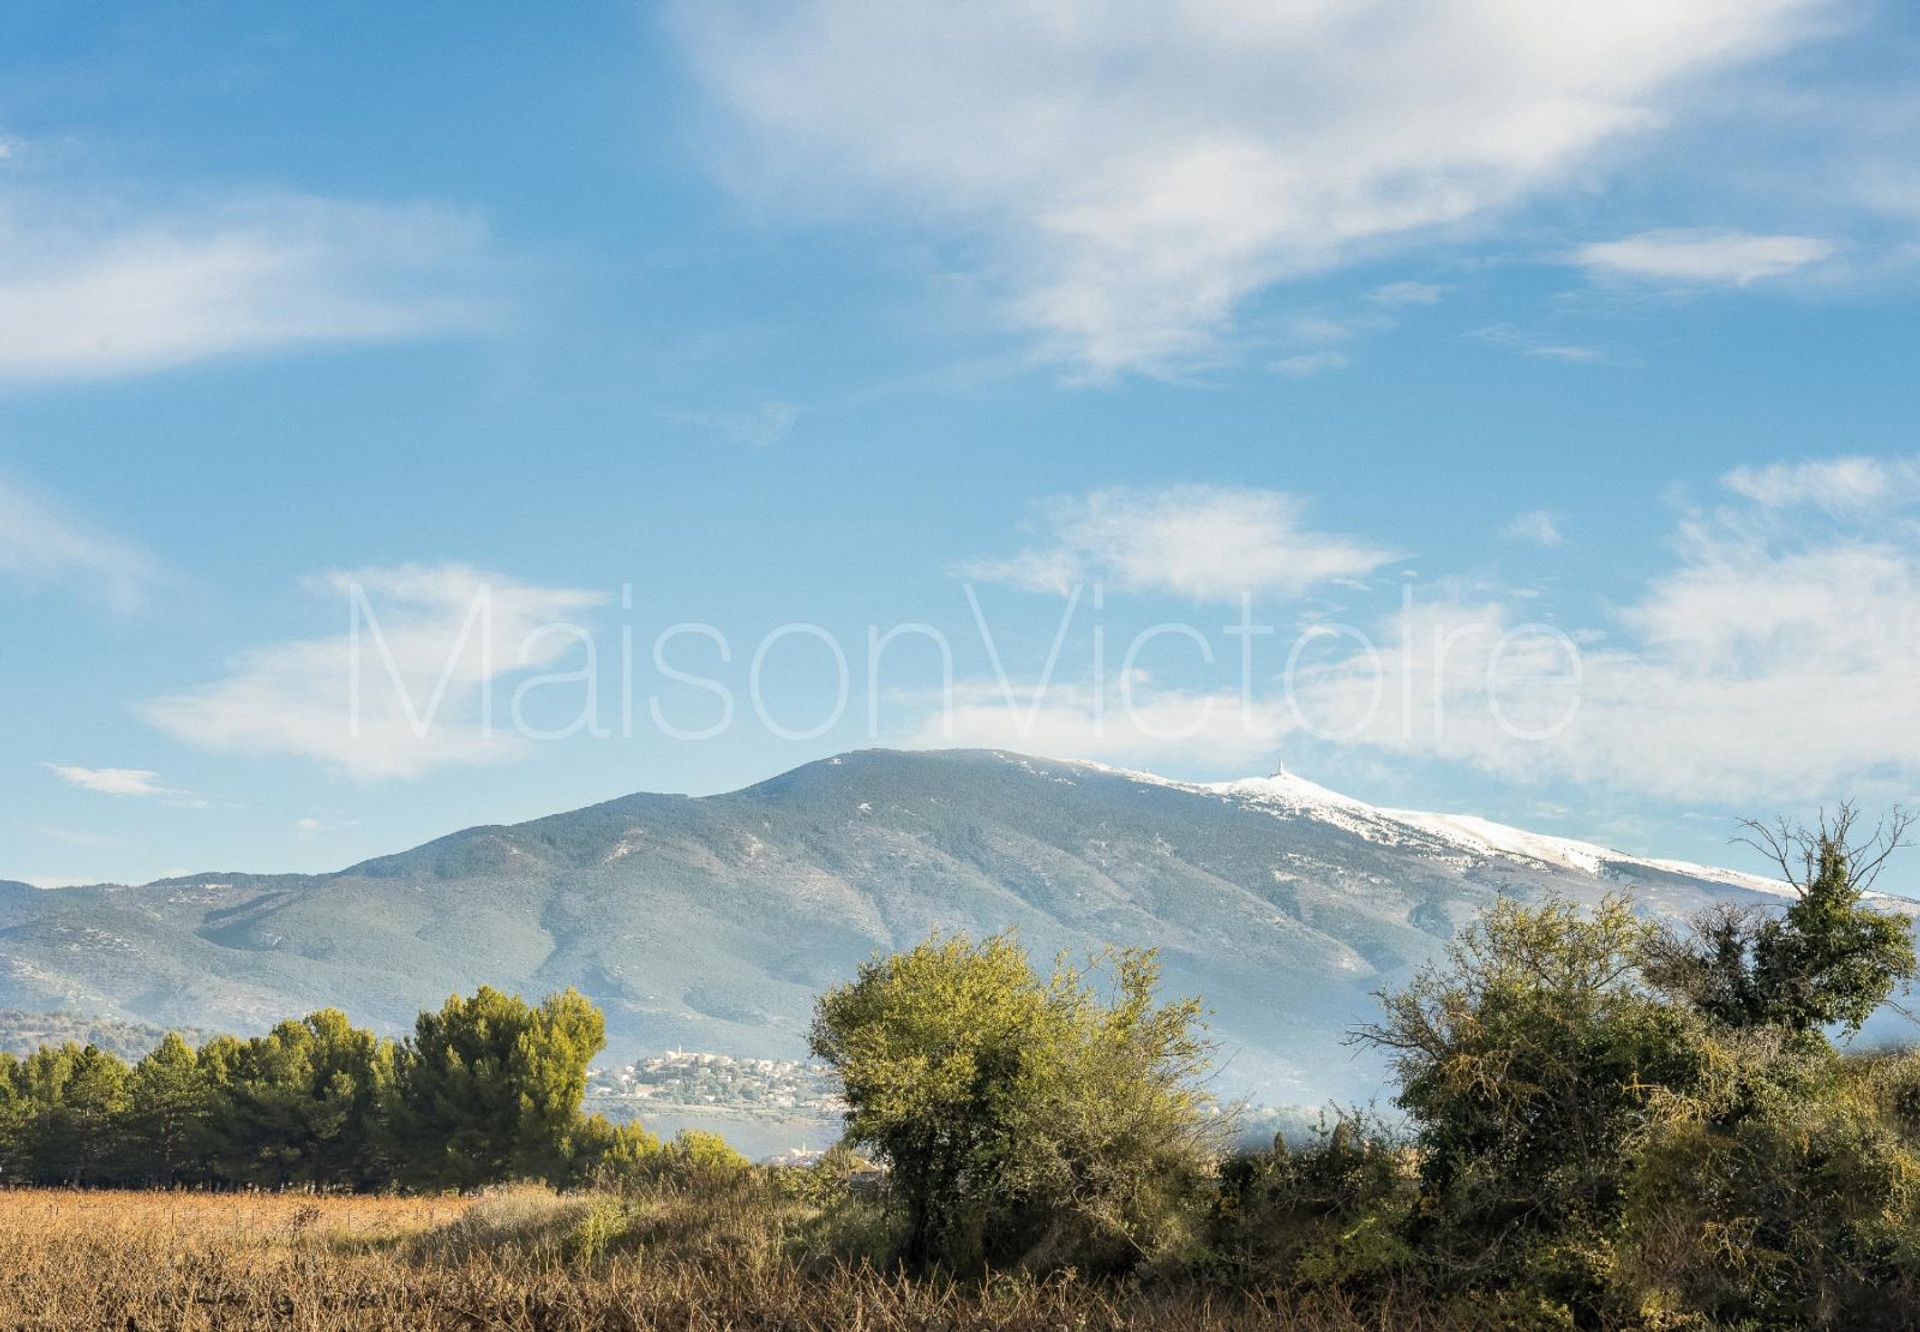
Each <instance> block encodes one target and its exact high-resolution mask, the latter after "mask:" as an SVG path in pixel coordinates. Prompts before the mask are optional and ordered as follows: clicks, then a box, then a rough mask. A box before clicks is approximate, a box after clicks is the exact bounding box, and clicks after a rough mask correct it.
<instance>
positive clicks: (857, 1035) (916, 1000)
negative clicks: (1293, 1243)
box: [812, 934, 1210, 1269]
mask: <svg viewBox="0 0 1920 1332" xmlns="http://www.w3.org/2000/svg"><path fill="white" fill-rule="evenodd" d="M1092 970H1099V971H1104V972H1106V973H1108V974H1109V975H1110V977H1111V982H1112V993H1111V995H1110V996H1107V997H1103V996H1101V995H1100V994H1098V993H1097V992H1096V991H1095V990H1094V989H1093V987H1092V985H1091V982H1090V971H1083V970H1080V969H1076V968H1072V967H1067V966H1064V965H1063V966H1060V967H1058V968H1056V970H1055V972H1054V974H1053V976H1052V978H1051V979H1050V980H1043V979H1042V978H1040V977H1039V976H1037V975H1036V974H1035V973H1034V971H1033V969H1032V968H1031V966H1029V964H1028V961H1027V955H1026V953H1025V952H1024V951H1023V950H1022V949H1021V948H1020V946H1019V944H1018V943H1017V942H1016V941H1015V939H1014V938H1013V936H1012V935H1011V934H1001V935H995V936H993V937H991V938H988V939H985V940H982V941H981V942H979V943H977V944H976V943H973V942H970V941H969V940H967V939H964V938H960V937H941V936H934V937H932V938H929V939H928V940H927V941H925V942H924V943H922V944H920V945H919V946H917V947H915V948H913V949H910V950H908V951H906V952H903V953H897V954H894V955H893V956H891V957H887V958H882V959H879V960H876V961H874V962H870V963H868V964H866V965H864V966H862V967H861V968H860V971H859V974H858V976H857V977H856V978H855V980H854V981H853V982H852V983H850V984H847V985H843V986H839V987H836V988H835V989H833V990H830V991H829V992H828V993H826V994H825V995H823V996H822V997H821V999H820V1000H819V1003H818V1006H817V1009H816V1013H815V1020H814V1026H813V1033H812V1047H813V1050H814V1053H815V1054H816V1055H818V1056H819V1057H820V1058H822V1059H824V1060H826V1061H827V1062H828V1063H829V1064H831V1065H832V1066H833V1068H834V1070H835V1072H836V1073H837V1074H838V1076H839V1078H840V1081H841V1084H842V1087H843V1088H844V1091H845V1094H846V1098H847V1102H848V1107H849V1109H848V1116H847V1136H848V1138H849V1139H850V1140H852V1141H853V1142H856V1143H860V1144H864V1145H867V1146H869V1147H871V1148H872V1149H873V1150H874V1151H875V1152H876V1153H877V1154H878V1155H879V1156H880V1157H882V1158H883V1159H884V1160H885V1161H886V1162H887V1164H888V1166H889V1167H890V1170H891V1179H892V1184H893V1187H894V1188H895V1190H896V1191H897V1193H898V1196H899V1197H900V1198H901V1199H902V1201H903V1202H904V1204H905V1207H906V1212H907V1239H906V1256H907V1257H908V1259H909V1260H911V1261H914V1262H919V1263H924V1262H942V1263H945V1264H948V1265H950V1266H953V1267H956V1268H962V1269H966V1268H975V1267H978V1266H979V1265H980V1264H981V1263H983V1262H1013V1261H1026V1262H1046V1263H1053V1262H1069V1261H1082V1262H1086V1263H1091V1264H1095V1265H1109V1266H1115V1267H1119V1266H1129V1265H1132V1264H1133V1263H1135V1262H1137V1261H1139V1260H1140V1259H1142V1258H1146V1257H1154V1256H1158V1255H1159V1254H1161V1253H1164V1252H1165V1251H1166V1250H1168V1249H1169V1248H1171V1247H1173V1246H1175V1245H1177V1244H1178V1243H1179V1242H1180V1241H1181V1240H1182V1239H1183V1238H1184V1235H1183V1225H1184V1224H1185V1222H1186V1221H1187V1219H1188V1218H1187V1217H1186V1216H1184V1215H1183V1213H1184V1211H1185V1209H1186V1208H1187V1206H1188V1204H1189V1203H1190V1202H1191V1198H1192V1195H1191V1192H1190V1186H1191V1184H1192V1182H1193V1181H1194V1180H1195V1178H1196V1177H1197V1175H1198V1173H1199V1170H1200V1167H1201V1164H1202V1162H1203V1161H1204V1159H1205V1157H1206V1156H1207V1154H1208V1150H1209V1148H1210V1143H1209V1141H1208V1138H1207V1130H1206V1124H1205V1121H1204V1119H1203V1117H1202V1115H1201V1113H1200V1109H1201V1097H1200V1094H1199V1092H1198V1091H1197V1090H1196V1088H1195V1086H1194V1085H1193V1084H1194V1076H1195V1074H1196V1073H1197V1071H1198V1070H1199V1068H1200V1067H1201V1066H1202V1065H1203V1063H1204V1058H1205V1052H1206V1047H1205V1045H1204V1043H1203V1042H1202V1040H1201V1038H1200V1037H1199V1036H1198V1035H1197V1034H1196V1027H1197V1026H1198V1023H1199V1018H1200V1010H1199V1006H1198V1004H1197V1003H1196V1002H1194V1001H1191V1000H1181V1001H1175V1002H1173V1003H1169V1004H1164V1005H1161V1004H1156V1003H1155V1001H1154V991H1155V988H1156V986H1157V983H1158V978H1159V977H1158V969H1157V967H1156V964H1155V962H1154V959H1153V956H1152V954H1150V953H1145V952H1137V951H1127V952H1117V953H1112V954H1109V955H1107V956H1106V957H1104V958H1101V959H1098V960H1097V962H1096V965H1095V967H1094V968H1093V969H1092Z"/></svg>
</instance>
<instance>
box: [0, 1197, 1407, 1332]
mask: <svg viewBox="0 0 1920 1332" xmlns="http://www.w3.org/2000/svg"><path fill="white" fill-rule="evenodd" d="M602 1205H603V1204H601V1203H596V1202H593V1201H589V1200H580V1199H569V1198H556V1197H554V1196H553V1195H551V1194H548V1193H545V1192H544V1191H537V1190H520V1191H509V1192H508V1193H505V1194H501V1195H495V1196H494V1197H492V1198H489V1199H482V1200H481V1201H479V1202H478V1203H475V1202H472V1201H469V1200H462V1199H455V1198H363V1197H310V1196H304V1195H298V1194H274V1195H262V1194H207V1193H116V1192H106V1191H99V1192H81V1191H71V1190H60V1189H44V1190H33V1189H20V1190H0V1327H4V1328H59V1329H67V1328H76V1329H85V1328H101V1329H108V1328H110V1329H113V1330H114V1332H142V1330H144V1329H163V1328H165V1329H172V1328H193V1329H197V1328H223V1329H224V1328H298V1329H313V1332H322V1330H325V1332H334V1330H335V1329H373V1328H380V1329H407V1330H408V1332H433V1330H435V1329H443V1328H461V1329H480V1328H486V1329H541V1330H542V1332H545V1330H546V1329H555V1330H559V1329H580V1330H584V1329H600V1328H612V1329H641V1328H646V1329H653V1328H660V1329H687V1330H688V1332H696V1330H698V1332H707V1330H708V1329H711V1330H713V1332H719V1330H720V1329H776V1328H777V1329H828V1328H860V1329H864V1330H870V1332H893V1330H895V1329H898V1330H899V1332H906V1330H907V1329H921V1328H952V1329H960V1328H980V1329H1004V1330H1006V1332H1028V1330H1029V1329H1031V1330H1032V1332H1038V1330H1039V1329H1043V1328H1047V1329H1051V1328H1084V1329H1089V1330H1093V1329H1173V1328H1180V1329H1185V1328H1197V1329H1219V1330H1220V1332H1235V1330H1237V1329H1250V1328H1256V1327H1259V1328H1273V1327H1286V1328H1300V1329H1312V1330H1313V1332H1333V1330H1334V1329H1342V1330H1347V1332H1351V1330H1355V1329H1360V1328H1363V1327H1391V1328H1409V1329H1411V1328H1416V1327H1418V1326H1419V1325H1420V1320H1414V1319H1408V1318H1405V1317H1401V1316H1389V1317H1387V1318H1385V1319H1383V1320H1378V1321H1376V1320H1366V1321H1362V1320H1359V1319H1356V1318H1352V1317H1350V1316H1347V1315H1345V1314H1343V1313H1342V1312H1341V1311H1339V1310H1335V1309H1319V1310H1316V1311H1314V1312H1312V1313H1307V1312H1306V1311H1304V1310H1296V1311H1294V1312H1293V1313H1291V1314H1285V1313H1282V1312H1280V1310H1279V1309H1278V1308H1277V1307H1276V1306H1275V1305H1274V1304H1273V1303H1271V1302H1268V1301H1263V1300H1260V1299H1256V1298H1254V1297H1252V1296H1240V1295H1229V1296H1222V1295H1221V1294H1219V1293H1217V1292H1216V1293H1214V1294H1212V1295H1202V1294H1200V1293H1196V1292H1188V1291H1181V1290H1157V1291H1156V1290H1151V1289H1149V1290H1146V1291H1140V1290H1134V1289H1130V1288H1126V1287H1100V1286H1092V1285H1088V1284H1086V1283H1081V1282H1076V1281H1074V1280H1072V1279H1055V1280H1052V1281H1047V1282H1036V1281H1031V1280H1025V1279H1007V1280H1001V1281H990V1282H988V1283H986V1284H985V1285H984V1286H983V1285H981V1284H979V1283H973V1284H970V1285H956V1284H951V1283H944V1282H932V1281H924V1280H921V1281H916V1280H911V1279H907V1278H903V1277H898V1276H891V1275H884V1274H881V1273H877V1272H874V1271H872V1270H871V1269H868V1268H864V1267H845V1266H842V1267H840V1268H838V1269H834V1270H829V1271H826V1272H824V1273H809V1272H806V1271H803V1270H802V1269H801V1268H799V1267H798V1266H796V1265H795V1264H794V1263H793V1262H791V1261H789V1260H786V1259H784V1258H780V1257H777V1256H773V1255H769V1254H759V1255H755V1254H754V1253H752V1252H750V1251H744V1250H743V1251H734V1252H730V1253H729V1255H728V1257H727V1258H726V1259H725V1260H724V1261H719V1262H716V1261H711V1260H709V1261H705V1262H700V1261H694V1260H692V1259H689V1258H686V1257H683V1256H673V1255H669V1254H666V1253H663V1252H655V1251H650V1250H649V1249H647V1248H644V1247H642V1248H639V1249H634V1250H628V1251H622V1252H618V1253H615V1254H613V1255H612V1256H607V1255H605V1254H600V1255H589V1256H582V1255H581V1254H580V1253H579V1252H578V1251H577V1249H576V1251H573V1252H562V1251H561V1250H560V1249H558V1248H556V1247H555V1246H554V1245H553V1244H552V1243H551V1242H550V1237H551V1236H553V1235H554V1234H557V1233H561V1232H562V1231H563V1230H564V1231H566V1233H569V1234H574V1235H577V1234H580V1233H582V1231H581V1227H582V1226H583V1225H584V1226H586V1227H587V1228H588V1230H590V1229H591V1224H592V1223H591V1220H590V1218H591V1217H592V1216H593V1215H594V1209H595V1208H596V1207H599V1206H602ZM613 1205H615V1206H618V1204H613ZM569 1227H570V1228H571V1229H568V1228H569ZM542 1236H547V1237H549V1239H548V1240H543V1239H542V1238H541V1237H542Z"/></svg>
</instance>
